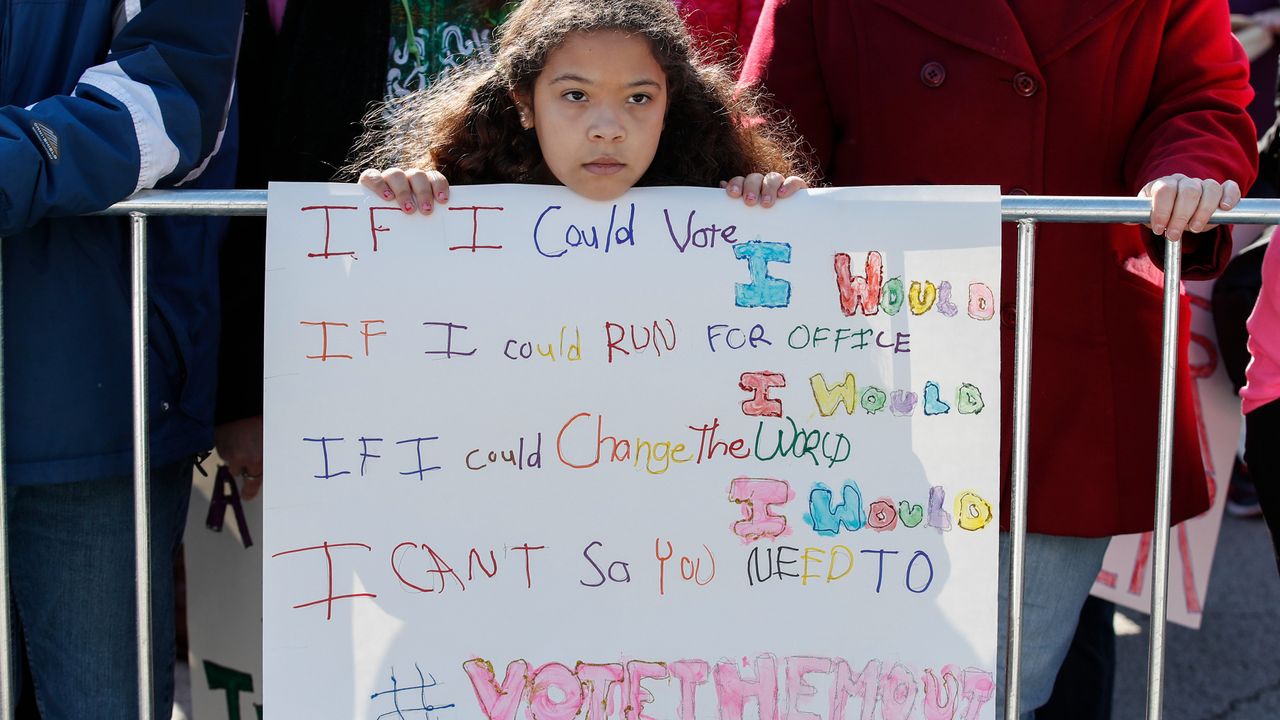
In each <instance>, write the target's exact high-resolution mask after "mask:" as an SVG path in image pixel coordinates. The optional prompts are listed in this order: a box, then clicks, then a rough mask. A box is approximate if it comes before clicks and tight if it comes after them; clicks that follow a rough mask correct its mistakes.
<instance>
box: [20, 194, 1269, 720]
mask: <svg viewBox="0 0 1280 720" xmlns="http://www.w3.org/2000/svg"><path fill="white" fill-rule="evenodd" d="M266 212H267V194H266V191H263V190H183V191H144V192H141V193H138V194H137V195H136V196H134V197H133V198H131V199H129V200H126V201H124V202H121V203H117V204H116V205H114V206H112V207H111V208H109V209H107V210H106V211H104V213H103V214H110V215H128V216H129V217H130V220H131V227H132V235H133V262H132V274H133V278H132V288H133V292H132V296H133V300H132V302H133V313H132V316H133V368H134V374H133V382H134V386H133V417H134V421H133V432H134V524H135V527H136V531H135V537H136V539H137V547H136V564H137V567H136V572H137V608H138V715H139V717H140V718H142V719H143V720H156V718H155V708H154V707H153V699H152V697H153V696H152V688H153V685H154V678H153V677H152V675H151V667H152V665H151V655H152V650H151V621H150V619H151V603H150V595H151V583H150V578H151V568H150V565H151V555H150V547H151V533H150V524H149V523H148V522H147V519H148V515H149V506H150V496H151V493H150V486H149V484H148V480H149V474H150V473H149V463H148V460H149V448H148V445H147V427H148V419H147V402H146V400H147V398H146V387H147V353H146V347H147V338H146V319H147V287H146V257H147V248H146V243H147V232H146V230H147V217H148V216H150V215H265V214H266ZM1000 213H1001V218H1002V220H1003V221H1004V222H1014V223H1017V225H1018V258H1017V265H1018V273H1017V288H1016V290H1017V307H1018V315H1017V325H1016V327H1015V329H1014V345H1015V348H1014V388H1013V404H1014V405H1013V434H1014V443H1013V482H1012V486H1013V488H1012V494H1011V497H1010V502H1011V507H1010V512H1009V534H1010V539H1011V543H1010V557H1009V560H1008V562H1009V606H1008V607H1007V608H1006V611H1007V612H1008V614H1009V624H1008V632H1009V638H1008V646H1007V649H1006V652H1007V662H1006V664H1005V676H1006V680H1008V679H1012V678H1017V677H1018V670H1019V666H1020V655H1021V648H1022V595H1023V587H1022V585H1023V560H1024V554H1025V550H1026V534H1027V519H1026V509H1027V443H1028V438H1029V437H1030V435H1029V432H1030V427H1029V421H1030V416H1029V414H1028V412H1029V410H1028V409H1029V406H1030V393H1029V390H1030V387H1031V329H1032V328H1031V319H1032V297H1033V293H1032V290H1033V288H1034V285H1035V278H1034V263H1033V260H1034V257H1035V234H1036V224H1037V223H1039V222H1055V223H1139V222H1144V221H1146V220H1148V219H1149V217H1150V215H1151V204H1150V201H1148V200H1143V199H1138V198H1102V197H1049V196H1043V197H1035V196H1007V197H1002V198H1001V200H1000ZM1213 221H1214V222H1217V223H1235V224H1280V200H1243V201H1241V202H1240V204H1239V206H1238V207H1237V208H1236V209H1234V210H1232V211H1230V212H1217V213H1214V216H1213ZM1164 245H1165V247H1164V252H1165V262H1164V267H1165V272H1164V328H1163V345H1162V351H1161V361H1160V427H1159V449H1158V453H1159V455H1158V458H1157V470H1156V488H1157V491H1156V509H1155V532H1154V539H1155V542H1154V555H1155V558H1154V560H1153V562H1152V585H1151V640H1150V646H1149V655H1148V667H1147V684H1148V690H1147V718H1148V720H1158V718H1160V716H1161V706H1162V704H1163V700H1164V651H1165V610H1166V608H1167V606H1168V570H1169V515H1170V505H1171V495H1170V484H1171V477H1172V453H1173V402H1174V379H1175V377H1176V370H1177V350H1178V346H1177V345H1178V343H1177V340H1178V293H1179V286H1180V284H1181V280H1182V255H1181V253H1180V252H1179V247H1178V243H1176V242H1170V241H1167V240H1166V241H1165V244H1164ZM2 302H3V301H2V299H0V303H2ZM2 310H3V307H2V306H0V311H2ZM2 316H3V315H2V312H0V317H2ZM0 350H3V328H2V327H0ZM2 374H3V353H2V352H0V378H2V377H3V375H2ZM3 402H4V394H3V383H2V382H0V409H2V408H3ZM6 513H7V509H6V504H5V476H4V417H3V412H0V650H2V652H0V718H2V719H3V720H10V718H12V716H13V705H14V699H15V698H14V695H13V687H12V682H11V679H12V667H11V663H12V662H13V658H12V657H11V653H10V650H11V649H12V629H11V625H10V618H9V613H8V608H9V602H10V596H9V580H8V577H9V574H8V557H9V546H8V524H7V514H6ZM1018 706H1019V694H1018V683H1017V682H1006V683H1005V712H1006V715H1007V716H1008V717H1011V718H1016V717H1017V716H1018ZM160 720H167V719H166V718H161V719H160Z"/></svg>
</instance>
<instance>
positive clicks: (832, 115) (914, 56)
mask: <svg viewBox="0 0 1280 720" xmlns="http://www.w3.org/2000/svg"><path fill="white" fill-rule="evenodd" d="M1011 7H1012V8H1014V9H1011ZM744 80H745V81H747V82H757V81H763V82H764V83H765V84H766V86H767V87H768V89H769V90H770V91H771V92H772V93H773V94H774V95H775V97H776V99H777V101H778V104H779V105H780V106H781V107H783V108H786V109H789V110H790V112H791V113H792V114H793V115H794V117H795V121H796V123H797V126H798V129H799V130H800V132H801V133H802V134H803V135H804V136H805V137H806V138H807V139H808V141H809V142H810V143H811V144H812V145H813V147H814V149H815V151H816V156H817V159H818V161H819V163H820V165H821V167H822V169H823V170H824V172H825V175H826V178H827V180H829V181H830V182H832V183H834V184H836V185H894V184H927V183H940V184H941V183H979V184H993V185H1000V186H1001V188H1002V191H1003V192H1004V193H1005V194H1023V193H1030V194H1032V195H1113V196H1133V195H1134V194H1136V193H1137V192H1138V190H1139V189H1141V188H1142V187H1143V185H1145V184H1146V183H1147V182H1148V181H1149V180H1152V179H1155V178H1158V177H1161V176H1163V175H1168V174H1172V173H1175V172H1182V173H1185V174H1187V175H1189V176H1192V177H1202V178H1215V179H1217V180H1220V181H1221V180H1227V179H1234V180H1236V181H1237V182H1239V183H1240V184H1241V186H1242V187H1244V188H1247V187H1248V185H1249V184H1250V183H1251V182H1252V181H1253V178H1254V175H1255V173H1256V165H1257V159H1256V151H1255V145H1254V129H1253V124H1252V122H1251V121H1250V119H1249V116H1248V115H1247V114H1246V113H1245V111H1244V106H1245V105H1246V104H1247V103H1248V101H1249V99H1250V98H1251V97H1252V91H1251V90H1250V89H1249V84H1248V62H1247V61H1246V59H1245V56H1244V53H1243V51H1242V50H1241V48H1240V46H1239V44H1238V43H1237V42H1236V41H1235V40H1234V39H1233V38H1232V37H1231V35H1230V32H1229V29H1228V21H1227V5H1226V3H1225V2H1215V1H1212V0H768V2H767V3H766V5H765V9H764V13H763V15H762V16H761V18H760V23H759V26H758V28H757V31H756V35H755V38H754V40H753V43H752V47H751V52H750V54H749V56H748V58H747V63H746V67H745V68H744ZM1225 230H1226V229H1225V228H1222V229H1219V231H1216V232H1210V233H1206V234H1203V235H1199V236H1190V235H1189V236H1187V238H1186V245H1185V248H1184V252H1185V253H1186V254H1185V255H1184V271H1185V274H1186V276H1187V277H1188V278H1193V277H1205V276H1208V275H1212V274H1214V273H1216V272H1218V271H1220V270H1221V268H1222V266H1223V265H1224V264H1225V262H1226V259H1227V255H1228V253H1229V245H1230V243H1229V240H1228V237H1227V233H1226V232H1225ZM1157 240H1160V239H1159V238H1155V237H1154V236H1152V235H1151V234H1150V233H1149V232H1147V231H1146V230H1145V229H1144V228H1141V227H1133V226H1123V225H1055V224H1042V225H1041V226H1040V228H1039V232H1038V242H1037V252H1036V279H1035V282H1036V285H1035V296H1036V302H1035V323H1034V325H1035V329H1034V333H1033V343H1034V344H1033V350H1032V373H1031V377H1032V380H1031V383H1032V385H1031V426H1030V431H1031V447H1030V453H1029V455H1028V462H1029V465H1030V469H1029V478H1030V480H1029V482H1030V489H1029V494H1028V505H1029V527H1030V529H1031V530H1032V531H1033V532H1042V533H1050V534H1057V535H1075V536H1102V535H1111V534H1116V533H1127V532H1136V531H1141V530H1149V529H1150V528H1151V527H1152V524H1153V517H1154V507H1155V477H1156V436H1157V430H1156V428H1157V409H1158V390H1159V387H1158V386H1159V368H1160V329H1161V320H1160V317H1161V309H1160V302H1161V301H1160V297H1161V291H1160V288H1159V287H1157V286H1154V285H1152V284H1150V283H1149V282H1148V281H1146V280H1143V279H1141V278H1140V277H1138V276H1136V275H1135V274H1133V273H1132V272H1130V271H1128V270H1126V269H1125V265H1126V261H1128V260H1130V259H1132V258H1141V256H1142V255H1143V254H1144V252H1145V251H1146V250H1147V249H1148V248H1151V249H1155V248H1156V247H1159V248H1161V250H1160V252H1163V250H1162V248H1163V245H1162V242H1163V241H1162V240H1161V241H1160V243H1159V244H1157V243H1156V242H1155V241H1157ZM1015 252H1016V238H1015V233H1014V232H1013V230H1012V228H1011V227H1010V226H1006V228H1005V234H1004V272H1003V277H1002V281H1003V288H1004V289H1003V299H1004V301H1003V307H1002V310H1003V312H1002V314H1001V318H1002V325H1003V330H1004V336H1003V342H1002V350H1003V353H1002V361H1003V366H1002V375H1003V379H1004V400H1005V402H1004V409H1003V413H1004V414H1003V418H1004V427H1005V428H1006V429H1007V432H1006V433H1005V437H1004V439H1003V441H1002V443H1001V454H1002V460H1003V467H1004V468H1005V471H1004V472H1003V473H1002V485H1003V486H1004V488H1003V489H1004V495H1005V498H1006V502H1005V503H1003V507H1004V508H1005V512H1004V516H1003V518H1002V524H1003V525H1004V526H1005V527H1007V519H1008V514H1007V508H1008V502H1007V498H1008V487H1007V481H1008V467H1009V451H1010V438H1009V432H1008V429H1011V428H1012V422H1011V418H1012V415H1011V404H1010V402H1011V400H1012V396H1013V393H1012V376H1013V343H1012V339H1013V337H1012V336H1013V322H1014V317H1015V312H1016V311H1015V308H1014V306H1013V305H1014V304H1013V301H1014V299H1015V297H1016V294H1015V288H1014V265H1015ZM1188 319H1189V308H1188V306H1187V302H1186V300H1185V298H1184V300H1183V313H1182V321H1181V324H1180V329H1181V333H1180V338H1179V342H1180V346H1181V349H1180V353H1181V363H1180V367H1179V372H1178V385H1177V407H1176V436H1175V449H1174V455H1175V458H1174V492H1173V500H1174V505H1173V508H1174V509H1173V516H1174V517H1173V519H1174V521H1175V522H1176V521H1179V520H1181V519H1184V518H1187V517H1191V516H1193V515H1196V514H1198V513H1200V512H1202V511H1204V510H1205V509H1206V508H1207V507H1208V493H1207V491H1206V489H1207V484H1206V480H1205V475H1204V470H1203V465H1202V463H1201V459H1200V445H1199V439H1198V435H1197V427H1196V425H1197V424H1196V417H1195V408H1194V406H1193V398H1192V384H1191V382H1192V381H1191V377H1190V373H1189V372H1188V369H1187V363H1186V356H1187V344H1188V341H1189V332H1188ZM1222 480H1223V481H1225V477H1224V478H1222Z"/></svg>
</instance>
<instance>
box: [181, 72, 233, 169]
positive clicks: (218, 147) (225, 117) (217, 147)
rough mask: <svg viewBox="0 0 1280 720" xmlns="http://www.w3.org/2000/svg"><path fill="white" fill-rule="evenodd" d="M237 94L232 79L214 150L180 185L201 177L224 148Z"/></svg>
mask: <svg viewBox="0 0 1280 720" xmlns="http://www.w3.org/2000/svg"><path fill="white" fill-rule="evenodd" d="M235 94H236V83H235V81H234V80H232V81H231V92H230V93H228V94H227V108H226V110H224V111H223V113H222V127H220V128H218V137H217V138H216V139H214V141H213V150H211V151H209V154H208V155H205V156H204V160H201V161H200V164H199V165H197V166H195V167H194V168H192V170H191V172H189V173H187V176H186V177H184V178H182V180H181V181H180V182H178V185H186V184H187V183H189V182H191V181H192V180H195V179H196V178H198V177H200V175H201V174H203V173H204V169H205V168H207V167H209V161H210V160H212V159H213V156H214V155H217V154H218V151H219V150H221V149H222V138H223V137H225V136H226V134H227V120H228V119H229V118H230V117H231V99H232V98H233V97H235ZM175 187H176V186H175Z"/></svg>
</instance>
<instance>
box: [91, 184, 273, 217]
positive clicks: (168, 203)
mask: <svg viewBox="0 0 1280 720" xmlns="http://www.w3.org/2000/svg"><path fill="white" fill-rule="evenodd" d="M132 213H146V214H147V215H219V216H229V215H266V214H267V191H266V190H142V191H141V192H139V193H137V194H136V195H134V196H133V197H131V198H129V199H128V200H124V201H121V202H118V203H116V204H115V205H112V206H111V207H109V208H107V209H106V210H103V211H102V212H100V213H95V214H97V215H130V214H132Z"/></svg>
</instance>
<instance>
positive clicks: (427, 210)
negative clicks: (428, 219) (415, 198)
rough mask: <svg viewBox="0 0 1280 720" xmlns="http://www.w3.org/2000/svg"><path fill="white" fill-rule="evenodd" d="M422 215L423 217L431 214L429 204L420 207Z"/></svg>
mask: <svg viewBox="0 0 1280 720" xmlns="http://www.w3.org/2000/svg"><path fill="white" fill-rule="evenodd" d="M422 214H423V215H430V214H431V203H427V204H425V205H423V206H422Z"/></svg>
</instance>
